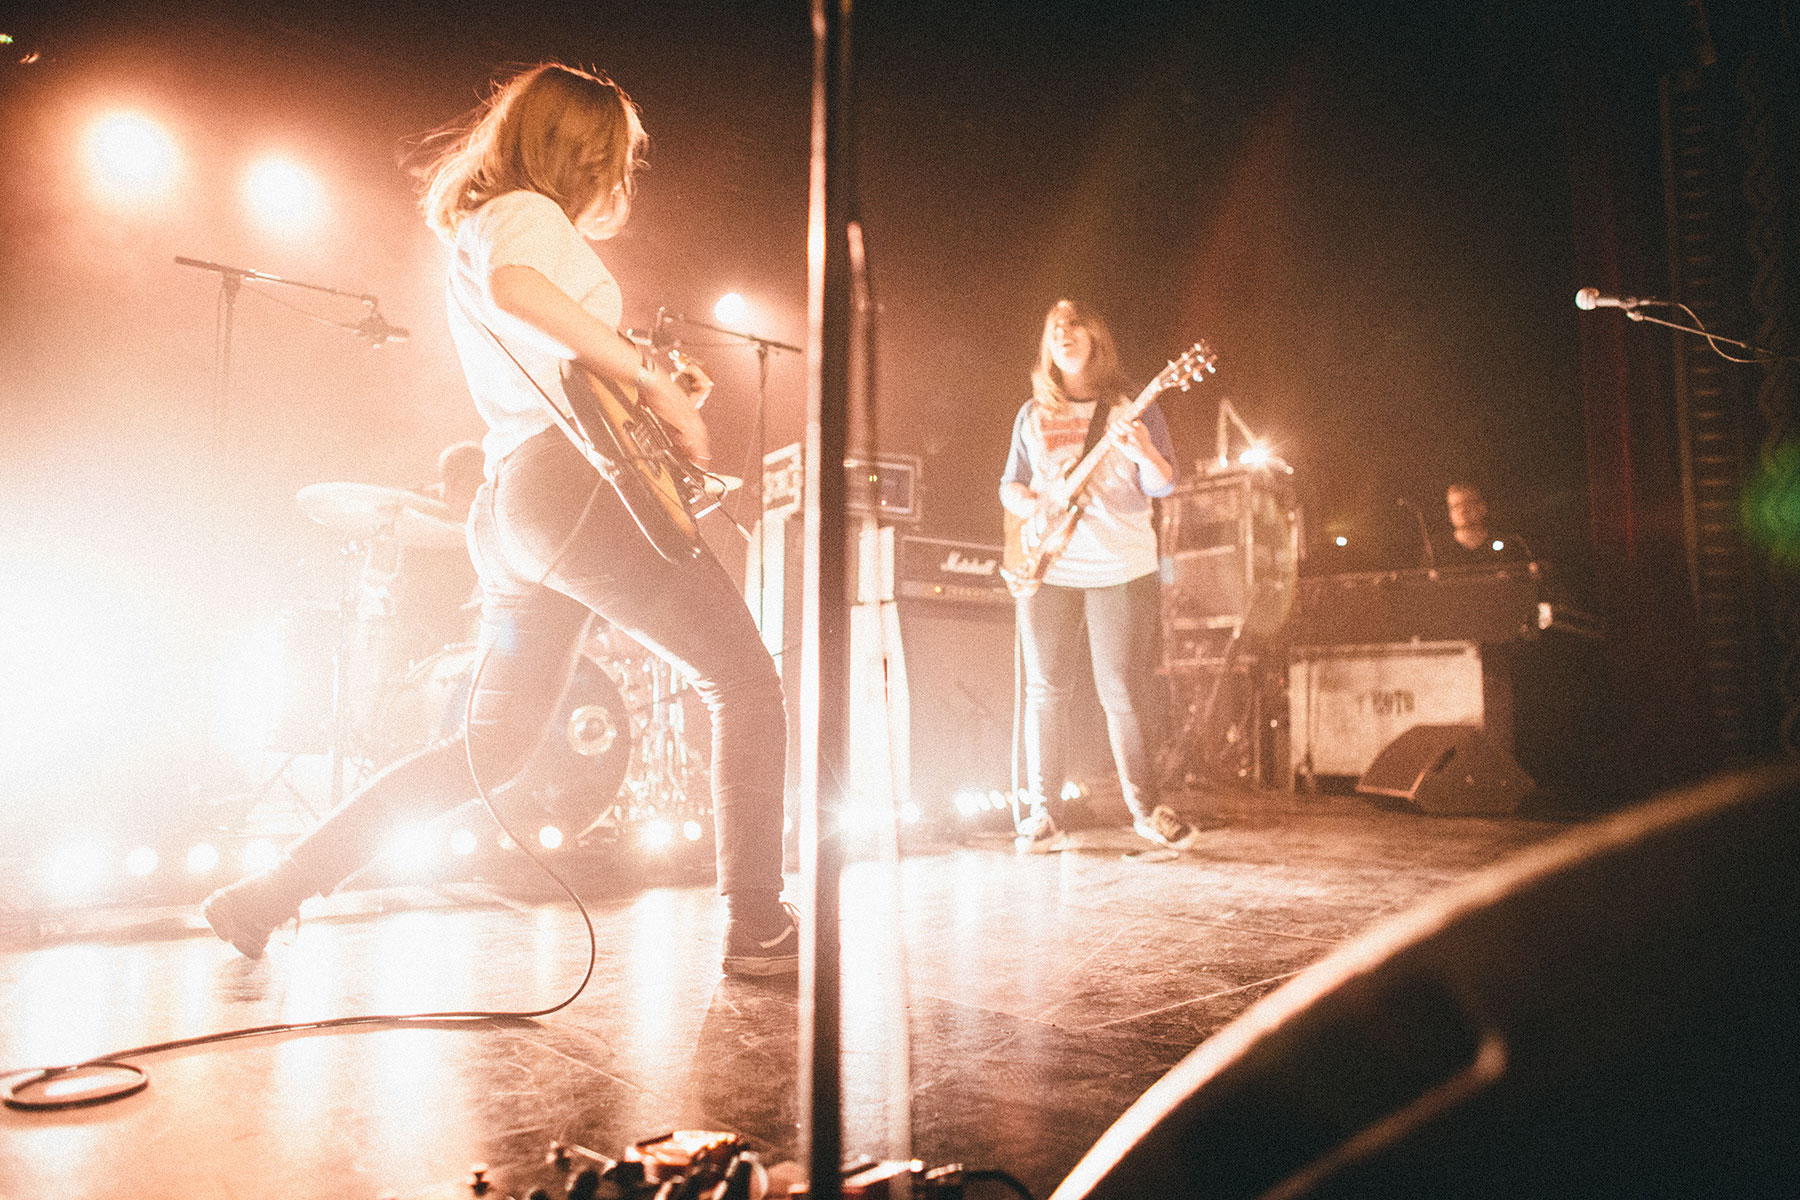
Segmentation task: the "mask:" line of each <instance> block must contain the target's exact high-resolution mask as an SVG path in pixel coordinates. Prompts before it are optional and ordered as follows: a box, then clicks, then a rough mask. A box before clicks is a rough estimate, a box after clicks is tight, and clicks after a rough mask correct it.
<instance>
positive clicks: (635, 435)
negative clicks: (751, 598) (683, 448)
mask: <svg viewBox="0 0 1800 1200" xmlns="http://www.w3.org/2000/svg"><path fill="white" fill-rule="evenodd" d="M563 393H564V395H565V396H567V398H568V401H569V410H570V413H571V414H572V416H573V417H574V419H575V424H576V426H577V428H578V430H579V432H580V433H581V434H582V435H583V436H585V437H586V438H587V440H588V442H589V443H590V445H588V446H582V445H579V444H577V447H576V448H577V449H579V450H581V451H582V453H583V454H584V455H586V456H587V457H588V461H590V462H592V463H593V464H594V467H595V468H596V469H597V470H598V471H599V472H600V473H601V474H602V475H603V476H605V477H606V480H607V482H609V483H611V484H612V486H613V488H614V490H615V491H617V492H618V494H619V501H620V503H622V504H624V506H625V510H626V511H627V512H628V513H630V514H631V519H632V520H633V521H634V522H636V524H637V527H638V529H639V530H640V531H641V532H642V533H643V535H644V537H645V538H646V539H648V541H649V542H650V544H651V545H652V546H654V547H655V548H656V552H657V553H658V554H660V555H662V556H663V557H664V558H666V559H668V560H669V561H670V562H680V561H683V560H685V559H690V558H697V557H698V556H699V555H700V554H701V553H702V552H703V543H702V542H701V540H700V526H699V523H698V522H696V521H695V520H694V514H693V509H692V507H691V505H692V503H693V501H694V499H695V497H697V496H698V495H700V493H701V490H702V488H701V484H700V481H699V480H698V479H697V478H695V476H694V474H693V472H692V471H691V469H690V468H689V467H688V464H687V462H686V460H685V459H683V458H682V456H681V453H680V452H679V451H678V450H677V449H676V448H675V441H674V439H673V438H672V437H670V436H669V433H668V431H667V430H666V429H665V428H663V425H662V423H661V422H660V421H658V420H657V419H656V417H655V415H654V414H652V413H651V412H650V411H649V410H648V409H646V408H645V407H643V406H642V405H641V404H639V403H638V400H637V396H636V394H635V392H634V391H633V389H631V388H629V387H626V386H622V385H619V384H615V383H613V382H611V381H610V380H606V379H602V378H600V377H599V376H597V375H594V374H593V373H591V372H590V371H588V370H587V369H586V368H584V367H581V366H579V365H577V364H574V363H569V364H566V365H565V366H564V367H563Z"/></svg>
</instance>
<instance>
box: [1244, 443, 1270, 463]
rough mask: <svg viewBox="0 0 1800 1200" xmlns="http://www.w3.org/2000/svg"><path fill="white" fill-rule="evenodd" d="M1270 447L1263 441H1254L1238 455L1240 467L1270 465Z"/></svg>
mask: <svg viewBox="0 0 1800 1200" xmlns="http://www.w3.org/2000/svg"><path fill="white" fill-rule="evenodd" d="M1269 457H1270V455H1269V448H1268V447H1267V446H1265V445H1263V444H1262V443H1261V442H1252V443H1251V444H1250V445H1249V446H1248V447H1246V448H1245V450H1244V452H1243V453H1242V454H1240V455H1238V466H1240V467H1266V466H1268V465H1269Z"/></svg>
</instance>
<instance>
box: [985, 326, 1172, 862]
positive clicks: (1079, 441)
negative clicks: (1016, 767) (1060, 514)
mask: <svg viewBox="0 0 1800 1200" xmlns="http://www.w3.org/2000/svg"><path fill="white" fill-rule="evenodd" d="M1123 382H1124V375H1123V372H1122V371H1121V369H1120V366H1119V354H1118V351H1117V349H1116V348H1115V347H1114V345H1113V338H1112V333H1111V332H1110V331H1109V330H1108V329H1107V327H1106V324H1105V322H1103V321H1102V320H1101V319H1100V318H1099V317H1097V316H1095V315H1093V314H1091V313H1088V312H1085V311H1083V310H1082V309H1081V308H1079V307H1077V306H1076V305H1075V304H1074V303H1072V302H1071V301H1068V300H1059V301H1058V302H1057V303H1056V305H1055V306H1054V307H1053V308H1051V310H1050V313H1049V315H1048V316H1047V317H1046V318H1045V320H1044V333H1043V337H1042V338H1041V339H1040V341H1039V343H1038V361H1037V366H1036V367H1035V368H1034V369H1033V370H1032V372H1031V399H1030V400H1028V401H1026V402H1025V405H1024V407H1023V408H1021V409H1020V410H1019V415H1018V419H1017V420H1015V421H1014V422H1013V435H1012V451H1011V454H1010V455H1009V456H1008V458H1007V462H1006V473H1005V475H1004V476H1003V477H1002V479H1001V483H1000V503H1001V504H1002V505H1004V506H1005V508H1006V510H1007V512H1008V513H1010V514H1011V515H1012V516H1013V517H1016V518H1019V519H1020V520H1025V521H1029V520H1031V519H1032V518H1033V517H1034V516H1038V517H1040V518H1041V515H1042V514H1041V511H1040V510H1044V509H1049V510H1052V511H1054V510H1057V509H1060V508H1062V507H1063V506H1065V505H1066V504H1067V503H1068V502H1069V497H1068V496H1067V495H1066V488H1064V487H1063V483H1064V477H1065V476H1066V475H1067V473H1068V472H1069V471H1070V469H1071V468H1072V467H1074V465H1075V464H1076V463H1077V462H1079V461H1080V460H1081V459H1082V458H1084V457H1085V455H1086V454H1087V453H1088V452H1089V451H1090V450H1091V449H1095V448H1098V447H1099V446H1100V445H1102V444H1104V445H1105V446H1107V447H1108V448H1107V450H1106V451H1105V453H1106V455H1107V457H1106V458H1105V459H1103V460H1102V461H1101V463H1100V465H1099V467H1098V468H1097V469H1096V470H1095V471H1094V473H1093V474H1092V475H1091V476H1090V477H1088V482H1087V485H1086V487H1085V488H1084V489H1083V491H1082V493H1081V495H1080V496H1079V497H1078V498H1077V501H1076V502H1077V503H1078V504H1079V505H1080V509H1081V516H1080V519H1079V520H1078V521H1077V522H1076V523H1075V526H1074V530H1073V532H1072V534H1071V535H1070V536H1069V539H1068V542H1067V545H1066V546H1065V547H1064V548H1063V549H1062V551H1061V552H1060V554H1057V555H1056V556H1055V557H1054V558H1053V559H1052V560H1051V561H1050V562H1049V564H1048V566H1046V567H1044V568H1043V569H1042V571H1041V580H1042V583H1041V585H1040V586H1037V587H1035V588H1019V589H1015V590H1017V591H1019V592H1022V593H1028V594H1022V595H1020V598H1019V601H1018V622H1019V637H1020V644H1021V648H1022V650H1023V659H1024V665H1025V767H1026V781H1027V785H1028V787H1029V789H1030V794H1031V813H1030V816H1029V817H1028V818H1026V820H1025V821H1024V822H1023V823H1022V825H1021V828H1020V831H1019V839H1018V841H1019V846H1020V848H1021V849H1024V850H1028V851H1032V852H1036V853H1042V852H1046V851H1050V850H1054V849H1057V848H1059V847H1060V846H1061V844H1062V836H1061V834H1060V832H1059V831H1058V829H1057V827H1056V822H1055V820H1054V819H1053V818H1052V816H1051V814H1050V811H1049V809H1048V808H1047V807H1046V802H1047V801H1051V800H1055V799H1056V798H1057V797H1058V795H1059V794H1060V792H1061V791H1062V786H1063V782H1064V776H1063V771H1064V761H1063V747H1064V746H1065V744H1066V743H1067V731H1066V730H1065V729H1064V709H1065V708H1066V701H1067V699H1068V697H1069V695H1070V693H1071V690H1072V689H1073V687H1074V684H1075V681H1076V680H1078V679H1079V678H1080V674H1081V672H1082V671H1083V670H1085V669H1086V667H1087V663H1089V662H1091V663H1092V664H1093V675H1094V684H1095V687H1096V690H1097V691H1098V692H1099V695H1100V704H1101V707H1102V708H1104V709H1105V710H1106V730H1107V736H1108V739H1109V741H1110V742H1111V743H1112V753H1113V763H1114V765H1115V766H1116V767H1117V768H1118V772H1119V783H1120V785H1121V786H1122V787H1123V789H1124V792H1125V803H1126V804H1127V805H1128V806H1129V807H1130V809H1131V814H1132V817H1133V824H1134V827H1135V828H1136V830H1137V832H1138V833H1139V834H1140V835H1141V836H1142V837H1144V838H1146V839H1148V840H1150V841H1151V842H1154V843H1156V844H1158V845H1162V846H1170V847H1174V848H1177V849H1181V848H1185V847H1186V846H1188V845H1190V844H1192V842H1193V840H1194V836H1195V834H1194V830H1193V828H1192V827H1191V826H1189V825H1188V824H1187V823H1186V822H1185V821H1183V820H1182V819H1181V818H1180V817H1179V816H1177V815H1176V814H1175V812H1174V811H1173V810H1172V809H1170V808H1168V807H1167V806H1165V805H1162V804H1161V803H1159V801H1158V790H1157V779H1156V766H1155V764H1156V752H1157V748H1158V745H1159V740H1160V738H1159V716H1160V712H1159V706H1158V702H1157V698H1156V695H1155V687H1156V667H1157V659H1158V658H1159V656H1160V653H1161V651H1160V647H1161V641H1162V630H1161V622H1162V615H1161V611H1160V608H1161V590H1160V583H1159V581H1158V579H1157V559H1156V532H1155V530H1154V529H1153V528H1152V527H1151V524H1150V499H1151V497H1153V496H1166V495H1168V494H1169V492H1170V491H1172V490H1173V488H1174V486H1175V466H1174V459H1175V449H1174V446H1173V445H1172V444H1171V442H1170V440H1169V427H1168V423H1167V422H1166V421H1165V420H1164V419H1163V415H1162V410H1161V408H1160V407H1159V406H1158V405H1156V404H1155V403H1152V404H1150V406H1149V407H1148V408H1145V409H1144V410H1143V412H1142V414H1141V415H1140V416H1139V417H1138V418H1137V419H1136V420H1125V419H1123V418H1124V416H1125V414H1124V413H1113V414H1111V415H1110V416H1109V414H1108V410H1109V409H1111V408H1112V407H1113V405H1114V404H1116V403H1119V402H1122V401H1124V400H1126V399H1127V398H1128V397H1129V394H1130V393H1129V391H1128V390H1127V389H1126V388H1125V387H1124V386H1123ZM1084 642H1085V646H1084ZM1084 650H1085V654H1084Z"/></svg>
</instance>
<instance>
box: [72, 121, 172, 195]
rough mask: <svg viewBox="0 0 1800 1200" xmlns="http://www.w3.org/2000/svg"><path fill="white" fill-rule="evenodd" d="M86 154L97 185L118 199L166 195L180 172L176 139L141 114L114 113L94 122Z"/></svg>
mask: <svg viewBox="0 0 1800 1200" xmlns="http://www.w3.org/2000/svg"><path fill="white" fill-rule="evenodd" d="M87 155H88V165H89V167H90V168H91V169H92V170H93V172H94V178H95V180H96V182H98V183H99V184H100V186H101V187H102V188H104V189H105V190H106V193H107V195H108V197H109V198H111V199H116V200H141V199H150V198H154V197H157V196H161V195H165V194H167V193H168V191H169V189H170V187H171V186H172V185H173V184H174V182H175V177H176V175H177V174H178V173H179V171H180V156H179V155H178V154H177V153H176V150H175V142H174V141H173V139H171V138H170V137H169V135H168V134H167V133H166V132H164V131H163V128H162V127H161V126H160V125H158V124H156V122H154V121H152V120H150V119H149V118H148V117H145V116H142V115H141V114H138V113H112V114H109V115H107V116H104V117H101V118H100V119H99V120H98V121H96V122H94V124H93V125H92V126H91V127H90V128H89V130H88V137H87Z"/></svg>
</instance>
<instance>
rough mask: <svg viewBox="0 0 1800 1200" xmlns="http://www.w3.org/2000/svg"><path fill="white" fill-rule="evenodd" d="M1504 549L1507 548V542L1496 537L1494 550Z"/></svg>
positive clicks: (1496, 551)
mask: <svg viewBox="0 0 1800 1200" xmlns="http://www.w3.org/2000/svg"><path fill="white" fill-rule="evenodd" d="M1504 549H1506V543H1505V542H1503V541H1501V540H1500V539H1499V538H1495V539H1494V551H1495V553H1498V552H1500V551H1501V550H1504Z"/></svg>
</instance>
